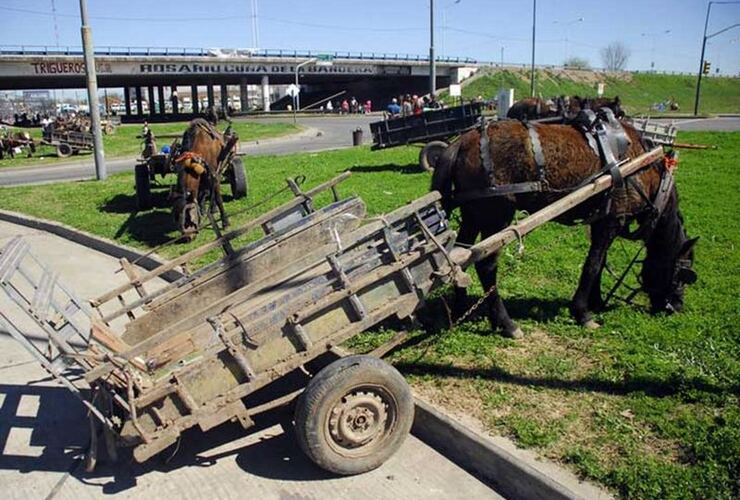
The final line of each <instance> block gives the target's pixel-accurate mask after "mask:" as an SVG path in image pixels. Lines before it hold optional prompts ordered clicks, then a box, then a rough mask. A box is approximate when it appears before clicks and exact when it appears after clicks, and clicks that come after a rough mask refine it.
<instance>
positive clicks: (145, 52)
mask: <svg viewBox="0 0 740 500" xmlns="http://www.w3.org/2000/svg"><path fill="white" fill-rule="evenodd" d="M0 55H21V56H23V55H27V56H54V55H57V56H59V55H63V56H81V55H82V47H79V46H49V45H0ZM95 55H98V56H203V57H220V58H228V57H285V58H311V57H319V56H327V55H328V56H331V57H333V58H335V59H360V60H372V61H404V62H408V61H415V62H416V61H419V62H423V61H429V56H425V55H418V54H400V53H388V52H372V51H370V52H365V51H362V52H353V51H318V50H287V49H204V48H199V47H118V46H109V47H106V46H97V47H96V48H95ZM435 60H436V61H437V62H447V63H463V64H475V63H477V61H476V60H475V59H472V58H470V57H447V56H445V57H436V58H435Z"/></svg>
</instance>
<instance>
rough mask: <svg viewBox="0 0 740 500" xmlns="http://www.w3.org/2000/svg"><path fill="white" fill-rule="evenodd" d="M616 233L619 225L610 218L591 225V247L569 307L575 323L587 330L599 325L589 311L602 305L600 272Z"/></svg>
mask: <svg viewBox="0 0 740 500" xmlns="http://www.w3.org/2000/svg"><path fill="white" fill-rule="evenodd" d="M618 233H619V223H618V222H617V221H616V220H615V219H614V218H611V217H607V218H605V219H602V220H599V221H597V222H595V223H593V224H592V225H591V247H590V248H589V250H588V256H587V257H586V262H585V263H584V264H583V269H582V270H581V278H580V280H579V282H578V288H577V289H576V293H575V294H574V295H573V301H572V302H571V306H570V311H571V314H573V317H575V319H576V321H578V322H579V323H580V324H581V325H583V326H586V327H587V328H598V327H599V324H598V323H596V322H595V321H594V320H593V319H592V314H591V311H593V310H594V308H596V307H597V306H598V305H599V303H602V301H601V272H602V270H603V269H604V264H605V262H606V254H607V252H608V250H609V247H610V246H611V244H612V242H613V241H614V238H616V237H617V234H618ZM602 304H603V303H602Z"/></svg>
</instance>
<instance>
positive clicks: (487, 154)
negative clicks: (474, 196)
mask: <svg viewBox="0 0 740 500" xmlns="http://www.w3.org/2000/svg"><path fill="white" fill-rule="evenodd" d="M488 123H489V122H488V121H486V120H483V121H482V123H481V128H480V162H481V165H482V166H483V170H484V171H485V172H486V179H487V180H488V185H489V186H495V185H496V178H495V175H494V173H493V160H492V159H491V145H490V140H489V138H488Z"/></svg>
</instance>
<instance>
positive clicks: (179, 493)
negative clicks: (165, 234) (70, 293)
mask: <svg viewBox="0 0 740 500" xmlns="http://www.w3.org/2000/svg"><path fill="white" fill-rule="evenodd" d="M16 234H25V235H27V237H28V240H29V242H30V243H31V246H32V249H33V251H34V252H35V253H36V254H37V255H39V256H40V257H42V258H43V259H44V260H45V261H46V262H48V263H49V264H50V265H51V266H53V268H54V269H55V270H57V271H58V272H59V273H60V277H61V279H62V280H64V281H65V282H67V283H69V284H71V285H72V286H73V287H74V288H75V289H76V290H77V291H78V292H79V293H80V294H81V295H82V296H84V297H90V296H95V295H98V294H100V293H102V292H103V291H105V290H108V289H110V288H112V287H113V286H115V285H117V284H119V282H120V281H121V280H122V279H123V277H122V276H121V275H120V274H116V275H114V274H113V271H114V270H115V269H116V268H117V264H116V261H115V259H112V258H110V257H108V256H106V255H103V254H100V253H98V252H95V251H92V250H89V249H87V248H84V247H81V246H79V245H76V244H74V243H71V242H69V241H67V240H64V239H62V238H58V237H56V236H52V235H49V234H48V233H42V232H39V231H35V230H31V229H28V228H23V227H19V226H15V225H12V224H8V223H4V222H0V248H2V246H3V245H4V244H5V243H7V241H8V240H9V239H10V237H12V236H14V235H16ZM103 277H105V278H106V279H102V278H103ZM109 278H110V279H109ZM0 310H2V311H3V312H4V313H5V314H9V315H11V317H13V318H18V317H22V313H20V311H18V310H17V309H15V306H13V305H11V304H10V302H9V301H8V299H7V298H6V297H5V294H4V293H2V292H0ZM21 323H22V327H23V328H24V330H27V331H33V330H32V328H33V323H32V322H30V320H27V321H22V322H21ZM283 421H285V416H284V415H281V414H280V413H275V414H272V415H267V416H266V417H265V418H263V419H260V421H258V426H259V428H258V429H257V430H255V431H253V432H249V433H245V432H244V431H243V430H241V427H240V426H238V425H236V424H234V425H231V424H225V425H223V426H220V427H217V428H216V429H214V430H212V431H211V432H209V433H205V434H204V433H201V432H199V431H197V430H196V431H193V432H188V433H187V434H186V435H185V436H184V438H183V440H182V442H181V445H180V448H179V450H178V451H177V453H176V455H174V457H173V458H172V460H171V461H166V460H165V458H166V457H165V458H157V457H155V458H154V459H152V460H150V461H149V462H147V463H146V464H145V465H137V464H133V463H130V462H124V463H122V464H120V465H119V466H117V467H115V468H114V467H112V466H111V465H106V464H104V463H103V464H101V465H99V467H98V469H97V470H96V472H95V473H93V474H86V473H84V471H83V466H82V465H81V461H80V460H79V456H80V455H81V452H82V450H83V449H84V448H85V446H86V443H87V424H86V420H85V414H84V411H83V409H82V405H81V404H79V402H78V401H77V400H76V399H75V397H74V396H73V395H72V394H71V393H69V392H68V391H67V390H65V389H63V388H61V387H60V386H59V385H58V384H56V383H54V382H52V381H50V380H49V379H48V377H47V375H46V373H45V372H44V371H43V370H42V369H41V368H40V367H39V366H38V365H37V364H36V363H35V362H34V361H32V359H31V357H30V355H29V354H28V353H27V352H26V351H24V350H23V349H22V347H21V346H20V345H19V344H17V343H16V342H15V341H14V340H13V339H11V338H10V337H9V336H8V335H7V334H6V333H5V332H2V331H0V485H2V491H3V492H4V493H3V498H9V499H15V498H18V499H26V498H49V499H50V498H58V499H66V498H69V499H72V500H81V499H85V498H100V497H103V496H106V495H112V494H115V495H118V496H120V497H123V498H134V497H136V498H141V497H145V498H167V499H170V498H204V499H209V500H210V499H213V498H245V497H246V496H249V497H253V498H259V499H267V500H271V499H281V500H283V499H323V498H332V499H348V500H349V499H353V500H354V499H357V498H375V499H397V498H408V499H416V498H424V499H440V500H441V499H457V498H459V499H466V500H473V499H489V498H494V499H495V498H501V497H500V496H498V495H497V494H496V493H494V492H493V491H492V490H490V489H489V488H488V487H487V486H486V485H485V484H483V483H481V482H480V481H478V480H477V479H476V478H474V477H472V476H470V475H469V474H467V473H466V472H465V471H463V470H462V469H460V468H459V467H458V466H457V465H455V464H453V463H452V462H450V461H449V460H447V459H446V458H445V457H444V456H442V455H440V454H439V453H437V452H436V451H435V450H433V449H431V448H429V447H428V446H427V445H425V444H424V443H422V442H421V441H419V440H418V439H416V438H415V437H413V436H410V437H409V438H408V439H407V440H406V442H405V443H404V445H403V446H402V448H401V449H400V451H399V452H398V453H397V454H396V455H395V456H394V457H392V458H391V459H390V460H389V461H388V462H387V463H386V464H384V465H383V466H382V467H380V468H379V469H377V470H375V471H373V472H370V473H368V474H363V475H360V476H354V477H347V478H345V477H336V476H332V475H331V474H329V473H326V472H324V471H323V470H321V469H319V468H318V467H316V466H315V465H313V463H312V462H310V461H309V460H308V459H307V458H306V457H305V456H304V455H303V454H302V453H301V451H300V450H299V449H298V447H297V445H296V443H295V440H294V438H293V436H292V435H291V432H290V430H288V431H287V432H286V431H285V430H284V429H283V428H282V426H281V425H280V423H279V422H283Z"/></svg>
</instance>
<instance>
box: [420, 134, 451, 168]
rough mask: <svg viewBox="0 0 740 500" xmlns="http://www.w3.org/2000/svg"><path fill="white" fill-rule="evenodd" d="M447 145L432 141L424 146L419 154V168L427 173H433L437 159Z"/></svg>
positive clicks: (442, 142)
mask: <svg viewBox="0 0 740 500" xmlns="http://www.w3.org/2000/svg"><path fill="white" fill-rule="evenodd" d="M447 146H448V144H447V143H446V142H444V141H432V142H428V143H426V144H424V147H423V148H421V151H420V152H419V166H421V168H423V169H424V170H426V171H427V172H434V166H435V165H436V164H437V159H439V157H440V156H441V155H442V153H444V151H445V149H447Z"/></svg>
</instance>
